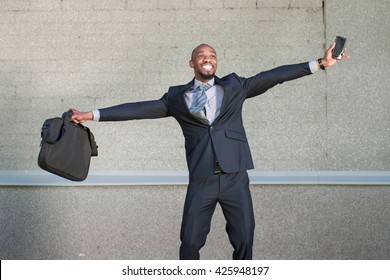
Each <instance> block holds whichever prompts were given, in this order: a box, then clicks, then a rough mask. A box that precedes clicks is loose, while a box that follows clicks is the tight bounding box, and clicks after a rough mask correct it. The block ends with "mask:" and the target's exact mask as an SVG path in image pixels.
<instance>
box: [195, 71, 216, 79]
mask: <svg viewBox="0 0 390 280" xmlns="http://www.w3.org/2000/svg"><path fill="white" fill-rule="evenodd" d="M214 75H215V73H210V74H203V73H199V76H201V77H202V79H204V80H211V79H212V78H214Z"/></svg>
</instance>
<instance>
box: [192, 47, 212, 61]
mask: <svg viewBox="0 0 390 280" xmlns="http://www.w3.org/2000/svg"><path fill="white" fill-rule="evenodd" d="M204 48H206V49H210V50H212V51H213V52H214V53H215V54H217V52H216V51H215V49H214V48H213V47H212V46H210V45H208V44H200V45H199V46H197V47H196V48H195V49H194V50H193V51H192V54H191V59H192V60H193V59H194V55H196V54H197V53H198V52H199V51H201V50H203V49H204Z"/></svg>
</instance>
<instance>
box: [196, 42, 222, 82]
mask: <svg viewBox="0 0 390 280" xmlns="http://www.w3.org/2000/svg"><path fill="white" fill-rule="evenodd" d="M217 66H218V60H217V53H216V52H215V50H214V48H212V47H210V46H209V45H206V44H202V45H200V46H198V47H197V48H196V49H194V51H193V52H192V57H191V60H190V67H191V68H193V69H194V73H195V78H196V79H198V80H199V81H201V82H204V83H206V82H208V81H209V80H211V79H212V78H213V77H214V74H215V72H216V71H217Z"/></svg>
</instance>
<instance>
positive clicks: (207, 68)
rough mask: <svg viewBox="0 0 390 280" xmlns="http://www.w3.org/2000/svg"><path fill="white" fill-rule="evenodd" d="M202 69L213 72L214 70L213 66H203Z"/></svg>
mask: <svg viewBox="0 0 390 280" xmlns="http://www.w3.org/2000/svg"><path fill="white" fill-rule="evenodd" d="M202 68H203V69H206V70H211V69H213V66H211V65H203V66H202Z"/></svg>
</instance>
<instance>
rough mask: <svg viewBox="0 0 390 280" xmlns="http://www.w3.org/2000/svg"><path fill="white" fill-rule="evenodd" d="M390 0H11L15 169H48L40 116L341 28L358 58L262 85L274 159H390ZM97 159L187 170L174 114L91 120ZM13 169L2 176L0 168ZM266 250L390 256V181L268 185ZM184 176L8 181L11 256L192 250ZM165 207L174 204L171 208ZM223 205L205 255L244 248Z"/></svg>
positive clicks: (261, 235)
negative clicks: (200, 61)
mask: <svg viewBox="0 0 390 280" xmlns="http://www.w3.org/2000/svg"><path fill="white" fill-rule="evenodd" d="M389 8H390V3H389V1H386V0H378V1H374V0H372V1H360V0H359V1H333V0H326V1H318V0H311V1H309V0H280V1H268V0H267V1H265V0H264V1H261V0H257V1H256V0H241V1H233V0H217V1H215V0H214V1H207V0H202V1H194V0H176V1H162V0H159V1H157V0H151V1H141V0H88V1H76V0H62V1H60V0H52V1H47V0H18V1H1V2H0V42H1V43H0V92H1V99H0V107H1V110H0V120H1V128H2V129H1V131H0V158H1V162H0V169H1V170H36V169H38V167H37V164H36V159H37V154H38V151H39V142H40V126H41V124H42V122H43V121H44V120H45V119H46V118H49V117H53V116H58V115H60V114H61V113H62V112H63V111H65V110H67V109H68V108H70V107H76V108H79V109H81V110H90V109H93V108H99V107H104V106H109V105H113V104H117V103H122V102H128V101H138V100H145V99H156V98H160V97H161V96H162V95H163V94H164V93H165V91H166V90H167V88H168V87H169V86H170V85H173V84H181V83H186V82H188V81H189V80H190V79H191V78H192V75H193V73H192V71H191V69H190V68H189V67H188V60H189V56H190V52H191V51H192V49H193V48H194V47H195V46H196V45H198V44H199V43H203V42H207V43H209V44H211V45H213V46H215V48H216V49H217V52H218V56H219V60H220V64H219V70H218V74H219V76H223V75H225V74H228V73H230V72H233V71H234V72H236V73H238V74H239V75H242V76H250V75H253V74H256V73H258V72H259V71H262V70H266V69H269V68H272V67H275V66H278V65H281V64H287V63H295V62H302V61H308V60H313V59H316V58H318V57H320V56H322V55H323V52H324V50H325V48H326V47H327V46H328V45H330V44H331V43H332V41H333V39H334V37H335V36H336V35H338V34H341V35H345V36H347V37H348V39H349V41H348V49H349V53H350V54H351V56H352V58H351V59H350V60H349V61H348V62H341V63H339V64H338V65H336V66H335V67H334V68H332V69H329V70H327V71H326V72H320V73H317V74H315V75H313V76H310V77H305V78H303V79H300V80H297V81H292V82H289V83H285V84H283V85H280V86H278V87H276V88H274V89H272V90H270V91H269V92H268V93H266V94H265V95H263V96H261V97H259V98H255V99H252V100H249V101H248V102H247V103H246V105H245V111H244V117H245V123H246V128H247V133H248V137H249V141H250V144H251V147H252V152H253V157H254V161H255V166H256V169H258V170H276V171H279V170H293V171H294V170H295V171H305V170H317V171H319V170H337V171H343V170H344V171H346V170H356V171H366V170H373V171H375V170H379V171H385V170H388V169H389V167H390V152H389V144H388V139H389V136H390V129H389V126H388V119H389V115H390V108H389V107H390V105H389V104H390V102H389V97H388V92H389V80H390V78H389V77H390V75H389V74H390V70H389V68H388V67H386V65H388V64H389V60H390V56H389V51H390V48H389V45H390V44H389V43H390V42H389V41H390V39H389V38H390V36H389V35H390V34H389V30H390V26H389V25H390V21H389V10H390V9H389ZM88 126H89V127H90V128H91V129H92V131H93V132H94V134H95V136H96V139H97V142H98V145H99V152H100V155H99V157H98V158H94V159H93V162H92V166H91V168H92V169H93V170H163V171H164V170H185V169H186V164H185V159H184V147H183V137H182V135H181V131H180V129H179V127H178V126H177V124H176V123H175V121H174V120H173V119H161V120H154V121H134V122H125V123H89V124H88ZM0 180H1V178H0ZM252 190H253V195H254V201H255V209H256V210H255V211H256V218H257V230H256V242H255V258H269V259H279V258H281V259H284V258H286V259H289V258H291V259H294V258H296V259H301V258H302V259H304V258H313V259H322V258H324V259H328V258H336V259H338V258H341V259H344V258H351V259H358V258H368V259H371V258H389V257H390V249H389V245H388V244H390V242H389V237H388V230H389V223H390V222H389V220H388V217H389V211H388V210H387V209H388V207H387V205H388V201H389V189H388V188H387V187H374V186H365V187H364V186H359V187H357V186H349V187H346V186H333V187H326V186H280V187H277V186H253V187H252ZM184 193H185V189H184V187H180V186H166V187H156V186H145V187H134V186H129V187H113V186H107V187H66V188H65V187H1V188H0V201H1V204H0V236H1V237H0V254H1V255H0V258H3V259H5V258H27V259H30V258H49V259H51V258H65V259H66V258H71V259H72V258H92V259H95V258H104V259H110V258H124V259H132V258H135V259H137V258H139V259H143V258H162V259H165V258H167V259H175V258H177V248H178V237H179V226H180V217H181V211H182V203H183V200H184ZM161 213H163V215H161ZM223 223H224V222H223V218H222V216H221V213H220V212H219V211H217V213H216V216H215V218H214V222H213V229H212V232H211V234H210V237H209V240H208V243H207V245H206V247H205V248H204V250H203V253H202V257H203V258H230V254H231V250H230V248H229V244H228V241H227V238H226V234H225V233H224V230H223V228H224V225H223Z"/></svg>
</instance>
